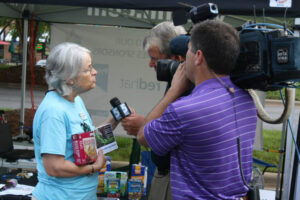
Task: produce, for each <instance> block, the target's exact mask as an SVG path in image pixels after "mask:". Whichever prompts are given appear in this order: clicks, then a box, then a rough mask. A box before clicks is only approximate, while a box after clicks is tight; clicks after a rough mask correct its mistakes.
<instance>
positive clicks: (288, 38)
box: [230, 23, 300, 91]
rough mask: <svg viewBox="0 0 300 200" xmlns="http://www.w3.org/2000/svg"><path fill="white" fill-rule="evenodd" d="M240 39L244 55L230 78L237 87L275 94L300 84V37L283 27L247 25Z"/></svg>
mask: <svg viewBox="0 0 300 200" xmlns="http://www.w3.org/2000/svg"><path fill="white" fill-rule="evenodd" d="M268 26H273V27H275V29H269V28H267V27H268ZM239 35H240V41H241V46H240V55H239V57H238V60H237V63H236V67H235V69H234V70H233V71H232V73H231V75H230V76H231V80H232V81H233V82H234V83H235V84H236V85H238V86H239V87H241V88H244V89H257V90H261V91H272V90H279V89H281V88H283V87H290V86H291V82H295V81H299V80H300V59H299V58H298V57H299V55H300V38H299V37H294V36H293V33H292V32H287V31H285V28H284V27H282V26H279V25H276V24H265V23H262V24H249V25H246V26H245V27H244V28H243V29H242V30H241V31H240V33H239Z"/></svg>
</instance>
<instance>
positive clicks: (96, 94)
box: [51, 24, 166, 136]
mask: <svg viewBox="0 0 300 200" xmlns="http://www.w3.org/2000/svg"><path fill="white" fill-rule="evenodd" d="M148 31H149V30H148V29H134V28H120V27H107V26H88V25H72V24H53V25H52V26H51V47H54V46H55V45H57V44H59V43H61V42H66V41H68V42H74V43H77V44H79V45H82V46H84V47H86V48H88V49H89V50H91V52H92V53H91V56H92V63H93V67H94V68H95V69H96V70H97V71H98V74H97V77H96V79H97V82H96V85H97V86H96V88H94V89H93V90H91V91H89V92H87V93H84V94H82V95H81V97H82V98H83V100H84V102H85V105H86V107H87V109H88V111H89V113H90V115H91V117H92V119H93V123H94V125H95V126H98V125H99V124H100V123H102V122H103V121H104V120H105V119H106V118H107V117H108V116H109V115H110V109H111V108H112V107H111V105H110V103H109V101H110V99H112V98H113V97H117V98H119V99H120V101H121V103H124V102H126V103H127V105H128V106H129V107H132V108H134V110H135V111H136V112H137V113H139V114H141V115H143V116H146V115H147V114H148V113H149V112H150V111H151V110H152V108H153V107H154V106H155V105H156V104H157V103H158V101H159V100H160V99H161V98H162V96H163V94H164V92H165V89H166V82H159V81H157V80H156V73H155V71H154V69H153V68H150V67H149V66H148V63H149V57H148V55H147V52H145V51H144V50H143V48H142V42H143V39H144V37H145V36H146V34H147V33H148ZM114 134H115V135H122V136H125V135H126V132H125V131H124V130H123V128H122V126H121V125H119V126H118V128H117V129H116V130H114Z"/></svg>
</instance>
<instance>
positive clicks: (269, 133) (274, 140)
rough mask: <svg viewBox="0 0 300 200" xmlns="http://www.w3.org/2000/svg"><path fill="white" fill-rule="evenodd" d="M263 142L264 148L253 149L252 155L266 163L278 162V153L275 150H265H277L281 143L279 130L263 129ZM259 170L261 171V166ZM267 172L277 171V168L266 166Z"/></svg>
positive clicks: (276, 163)
mask: <svg viewBox="0 0 300 200" xmlns="http://www.w3.org/2000/svg"><path fill="white" fill-rule="evenodd" d="M263 142H264V145H263V147H264V150H263V151H259V150H254V151H253V157H255V158H258V159H259V160H262V161H264V162H267V163H272V164H275V165H278V164H279V156H280V154H279V153H277V152H267V150H269V151H270V150H276V151H277V150H279V149H280V144H281V131H278V130H264V131H263ZM258 167H259V168H260V170H261V171H263V167H260V166H258ZM267 172H278V168H268V169H267Z"/></svg>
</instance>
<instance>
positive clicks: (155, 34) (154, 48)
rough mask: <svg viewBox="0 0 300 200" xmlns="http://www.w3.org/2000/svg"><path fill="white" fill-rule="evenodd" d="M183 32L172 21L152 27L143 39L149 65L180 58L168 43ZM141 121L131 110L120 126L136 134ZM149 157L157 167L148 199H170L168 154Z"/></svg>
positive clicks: (155, 68) (130, 133) (140, 117)
mask: <svg viewBox="0 0 300 200" xmlns="http://www.w3.org/2000/svg"><path fill="white" fill-rule="evenodd" d="M184 34H186V31H185V29H184V28H183V27H182V26H174V25H173V23H172V22H162V23H160V24H158V25H156V26H155V27H153V28H152V29H151V30H150V32H149V34H148V35H147V36H146V37H145V38H144V41H143V48H144V50H145V51H147V53H148V55H149V57H150V61H149V67H151V68H154V70H155V71H156V70H157V61H158V60H159V59H173V60H180V59H182V57H180V56H179V55H172V54H171V51H170V48H169V44H170V42H171V40H172V39H174V38H175V37H177V36H179V35H184ZM143 122H144V117H143V116H142V115H140V114H137V113H135V112H134V111H133V112H132V114H131V115H130V116H128V117H126V118H124V119H123V120H122V126H123V128H124V130H126V131H127V134H129V135H135V136H136V135H137V133H138V131H139V128H140V127H141V126H142V125H143ZM151 158H152V161H153V162H154V164H155V165H156V167H157V169H156V171H155V174H154V177H153V179H152V183H151V188H150V192H149V197H148V199H149V200H151V199H153V200H169V199H171V189H170V173H169V171H170V155H166V156H158V155H156V154H154V153H153V152H151Z"/></svg>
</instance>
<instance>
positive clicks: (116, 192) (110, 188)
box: [107, 178, 121, 198]
mask: <svg viewBox="0 0 300 200" xmlns="http://www.w3.org/2000/svg"><path fill="white" fill-rule="evenodd" d="M120 189H121V186H120V179H118V178H116V179H109V180H107V197H114V198H119V197H120Z"/></svg>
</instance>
